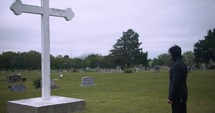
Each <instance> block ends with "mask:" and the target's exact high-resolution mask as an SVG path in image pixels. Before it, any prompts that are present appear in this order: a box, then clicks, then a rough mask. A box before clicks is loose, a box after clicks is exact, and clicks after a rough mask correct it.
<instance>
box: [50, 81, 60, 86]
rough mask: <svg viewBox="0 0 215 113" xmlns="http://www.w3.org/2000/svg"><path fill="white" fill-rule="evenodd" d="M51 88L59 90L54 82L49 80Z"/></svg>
mask: <svg viewBox="0 0 215 113" xmlns="http://www.w3.org/2000/svg"><path fill="white" fill-rule="evenodd" d="M51 88H59V86H58V85H57V84H56V82H55V81H54V80H51Z"/></svg>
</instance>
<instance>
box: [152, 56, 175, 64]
mask: <svg viewBox="0 0 215 113" xmlns="http://www.w3.org/2000/svg"><path fill="white" fill-rule="evenodd" d="M170 62H171V60H170V57H169V55H168V54H167V53H163V54H160V55H158V58H154V60H153V62H152V67H153V66H154V65H161V66H169V64H170Z"/></svg>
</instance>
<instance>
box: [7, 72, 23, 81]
mask: <svg viewBox="0 0 215 113" xmlns="http://www.w3.org/2000/svg"><path fill="white" fill-rule="evenodd" d="M7 80H8V82H21V81H22V77H21V75H19V74H17V75H12V76H9V77H8V78H7Z"/></svg>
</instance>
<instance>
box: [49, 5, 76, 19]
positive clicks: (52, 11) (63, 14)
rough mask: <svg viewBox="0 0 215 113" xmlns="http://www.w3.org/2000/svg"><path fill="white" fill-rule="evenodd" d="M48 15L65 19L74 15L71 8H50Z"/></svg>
mask: <svg viewBox="0 0 215 113" xmlns="http://www.w3.org/2000/svg"><path fill="white" fill-rule="evenodd" d="M49 15H51V16H57V17H64V18H65V19H66V20H67V21H69V20H71V19H72V18H73V17H74V13H73V11H72V9H71V8H67V9H66V10H61V9H54V8H50V9H49Z"/></svg>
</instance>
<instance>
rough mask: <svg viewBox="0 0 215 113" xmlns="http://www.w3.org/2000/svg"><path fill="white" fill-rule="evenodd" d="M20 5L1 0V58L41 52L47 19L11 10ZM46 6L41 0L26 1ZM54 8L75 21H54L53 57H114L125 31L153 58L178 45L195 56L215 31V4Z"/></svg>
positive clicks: (143, 0) (92, 3) (109, 1)
mask: <svg viewBox="0 0 215 113" xmlns="http://www.w3.org/2000/svg"><path fill="white" fill-rule="evenodd" d="M14 1H15V0H1V1H0V53H2V52H5V51H15V52H18V51H19V52H28V51H30V50H36V51H38V52H41V18H40V16H39V15H33V14H25V13H22V14H21V15H19V16H16V15H14V14H13V12H12V11H11V10H10V9H9V7H10V5H11V4H12V3H13V2H14ZM21 1H22V3H23V4H31V5H37V6H40V0H21ZM50 7H51V8H58V9H66V8H68V7H70V8H71V9H72V10H73V11H74V13H75V17H74V18H73V19H72V20H71V21H65V19H64V18H59V17H51V18H50V42H51V54H52V55H55V56H56V55H69V56H72V57H79V56H82V55H84V54H90V53H98V54H101V55H108V54H109V50H111V49H112V48H113V45H114V44H115V43H116V41H117V39H119V38H120V37H121V36H122V32H124V31H127V30H128V29H133V30H134V31H135V32H137V33H138V34H139V36H140V37H139V41H140V42H142V45H141V48H143V51H144V52H146V51H148V55H149V58H155V57H157V56H158V55H159V54H162V53H167V51H168V49H169V47H171V46H172V45H174V44H177V45H179V46H181V47H182V51H183V52H185V51H190V50H191V51H192V50H193V46H194V43H196V42H197V41H198V40H200V39H203V37H204V36H205V35H207V31H208V30H209V29H213V28H215V13H214V12H215V0H50Z"/></svg>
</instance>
